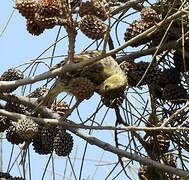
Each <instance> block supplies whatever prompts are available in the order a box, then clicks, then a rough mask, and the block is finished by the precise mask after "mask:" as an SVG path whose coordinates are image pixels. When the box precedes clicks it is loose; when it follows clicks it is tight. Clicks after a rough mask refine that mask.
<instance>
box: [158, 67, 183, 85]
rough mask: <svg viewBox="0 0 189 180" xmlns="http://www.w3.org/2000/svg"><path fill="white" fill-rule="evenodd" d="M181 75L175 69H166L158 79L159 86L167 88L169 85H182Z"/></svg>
mask: <svg viewBox="0 0 189 180" xmlns="http://www.w3.org/2000/svg"><path fill="white" fill-rule="evenodd" d="M180 82H181V75H180V73H179V72H178V71H177V70H176V69H175V68H170V69H164V70H163V71H162V72H161V73H160V75H159V79H158V82H157V83H158V85H159V86H160V87H163V88H164V87H165V86H166V85H167V84H180Z"/></svg>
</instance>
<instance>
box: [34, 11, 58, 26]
mask: <svg viewBox="0 0 189 180" xmlns="http://www.w3.org/2000/svg"><path fill="white" fill-rule="evenodd" d="M35 21H36V23H37V24H38V25H39V26H40V27H41V28H42V29H52V28H53V27H54V26H55V25H56V17H54V16H53V17H46V16H42V15H40V14H38V13H36V14H35Z"/></svg>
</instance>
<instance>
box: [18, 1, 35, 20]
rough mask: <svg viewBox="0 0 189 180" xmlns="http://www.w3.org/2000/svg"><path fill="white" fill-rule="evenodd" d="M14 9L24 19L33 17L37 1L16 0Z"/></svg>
mask: <svg viewBox="0 0 189 180" xmlns="http://www.w3.org/2000/svg"><path fill="white" fill-rule="evenodd" d="M15 8H16V9H18V11H19V13H21V14H22V16H24V17H25V18H26V19H34V17H35V12H36V10H37V3H36V1H35V0H16V7H15Z"/></svg>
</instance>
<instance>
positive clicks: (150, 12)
mask: <svg viewBox="0 0 189 180" xmlns="http://www.w3.org/2000/svg"><path fill="white" fill-rule="evenodd" d="M140 15H141V18H142V19H143V20H144V21H147V22H155V20H156V18H157V13H156V11H155V10H154V9H152V8H151V7H150V6H147V7H144V8H142V10H141V12H140Z"/></svg>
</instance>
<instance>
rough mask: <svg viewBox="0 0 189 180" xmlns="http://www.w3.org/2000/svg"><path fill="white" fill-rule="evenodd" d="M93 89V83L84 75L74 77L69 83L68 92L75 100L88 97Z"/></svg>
mask: <svg viewBox="0 0 189 180" xmlns="http://www.w3.org/2000/svg"><path fill="white" fill-rule="evenodd" d="M95 89H96V87H95V85H94V83H92V82H91V81H90V80H88V79H87V78H84V77H78V78H75V79H73V80H71V81H70V84H69V92H70V94H72V95H74V96H75V97H76V98H77V100H84V99H89V98H90V97H91V96H92V95H93V94H94V91H95Z"/></svg>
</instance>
